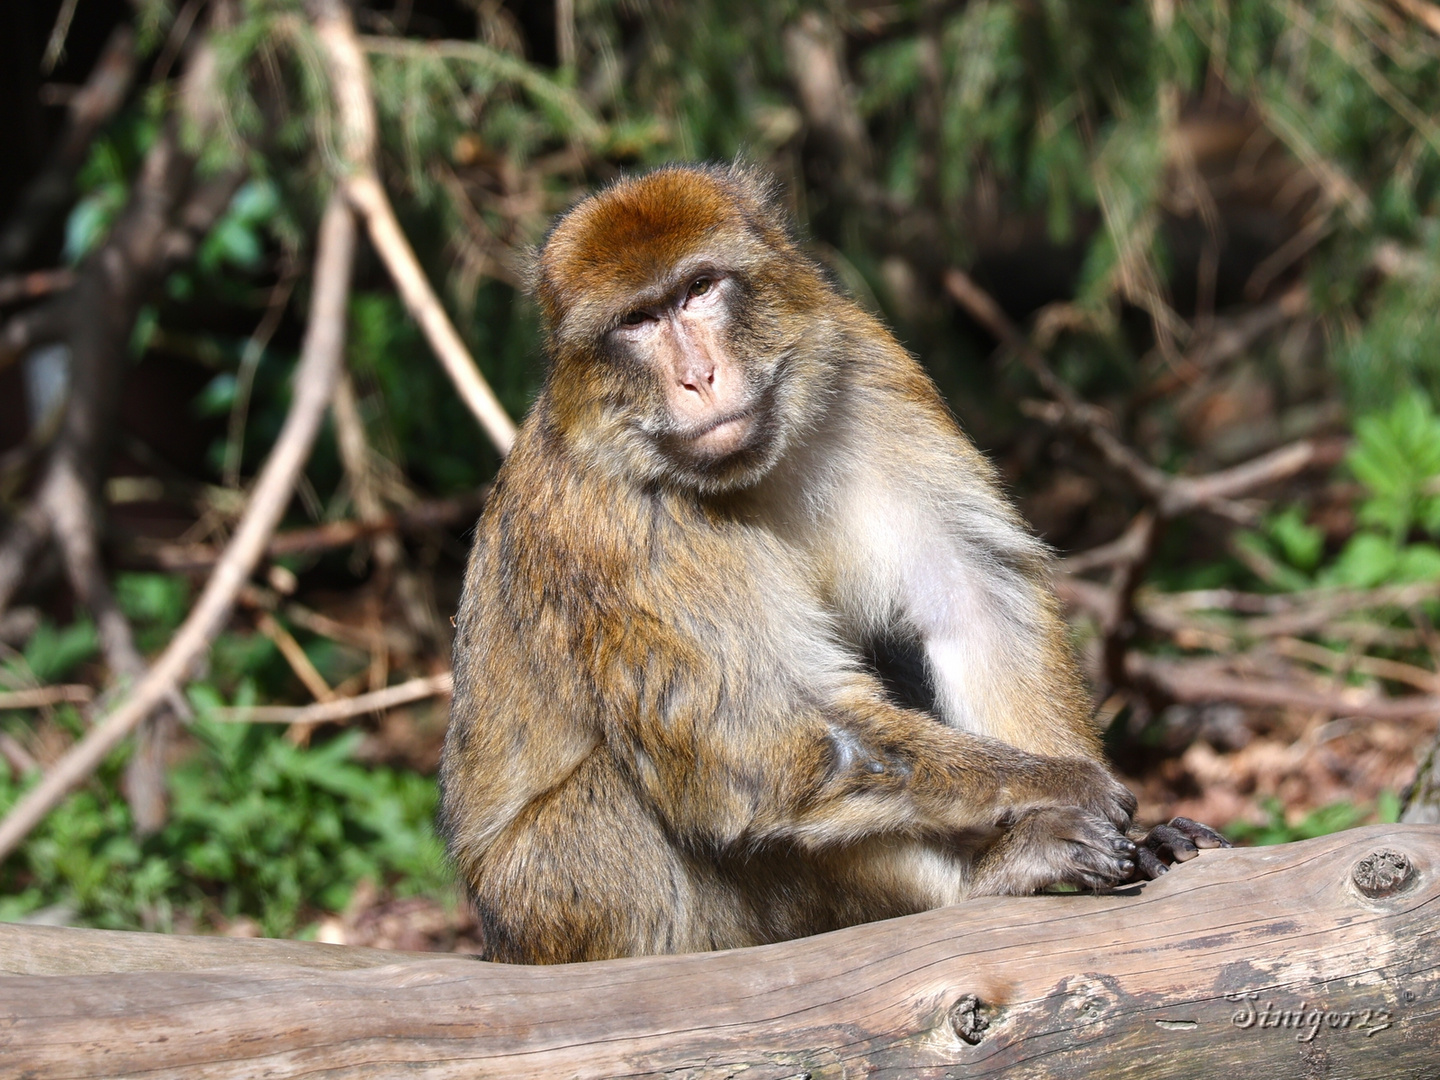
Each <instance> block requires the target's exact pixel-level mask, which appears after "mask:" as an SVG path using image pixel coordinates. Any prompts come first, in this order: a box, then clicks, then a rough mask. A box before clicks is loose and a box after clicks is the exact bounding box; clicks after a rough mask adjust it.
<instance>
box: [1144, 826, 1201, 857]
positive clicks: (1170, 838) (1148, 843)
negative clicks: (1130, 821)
mask: <svg viewBox="0 0 1440 1080" xmlns="http://www.w3.org/2000/svg"><path fill="white" fill-rule="evenodd" d="M1145 847H1147V848H1149V849H1150V850H1151V851H1154V852H1157V853H1158V852H1161V851H1169V852H1170V855H1171V856H1172V857H1173V858H1174V860H1175V861H1176V862H1185V861H1187V860H1189V859H1193V858H1194V857H1195V856H1196V855H1198V854H1200V849H1199V848H1198V847H1196V846H1195V845H1194V843H1192V842H1191V840H1190V838H1189V837H1188V836H1186V835H1185V834H1184V833H1183V832H1181V831H1180V830H1179V829H1177V828H1174V827H1173V826H1170V825H1156V826H1155V827H1154V828H1153V829H1151V830H1150V835H1149V836H1147V837H1145Z"/></svg>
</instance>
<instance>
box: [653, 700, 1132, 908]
mask: <svg viewBox="0 0 1440 1080" xmlns="http://www.w3.org/2000/svg"><path fill="white" fill-rule="evenodd" d="M746 727H747V730H746V731H745V732H744V740H745V741H744V743H743V744H739V743H736V744H732V745H725V744H721V743H719V742H715V743H712V747H711V748H712V750H714V751H717V753H716V754H714V755H712V756H711V757H709V758H708V759H705V758H695V757H689V756H687V755H684V754H679V753H669V752H667V748H666V747H664V746H659V745H657V746H653V747H651V748H650V752H649V754H648V758H649V760H650V761H651V763H652V765H653V766H657V767H660V768H662V769H663V768H664V767H665V763H667V759H668V764H669V765H671V766H672V767H678V768H680V769H682V770H683V772H684V778H683V780H682V779H681V778H680V777H675V779H674V780H673V781H672V782H671V783H669V784H664V785H662V786H661V787H660V788H659V790H658V791H657V792H656V794H657V795H658V798H657V809H658V810H660V812H661V813H662V814H663V815H665V816H667V817H669V818H670V822H669V823H670V825H671V827H672V828H675V829H677V831H680V832H682V833H686V832H688V833H692V834H699V835H700V836H703V837H704V838H705V839H707V840H708V841H710V842H712V843H713V842H717V841H718V842H720V843H722V844H725V843H738V844H744V843H749V842H755V841H775V840H785V841H789V842H791V843H796V844H799V845H801V846H803V847H810V848H816V849H820V848H825V847H829V846H832V845H836V844H844V843H850V842H854V841H857V840H861V839H865V838H868V837H873V836H882V835H894V836H898V837H915V836H932V837H946V836H949V837H953V838H955V839H956V840H957V841H959V840H962V839H966V838H972V839H973V838H988V837H991V836H993V835H994V834H995V832H996V831H997V830H1004V829H1007V828H1012V827H1014V826H1015V825H1017V824H1018V823H1020V822H1022V821H1024V820H1026V818H1027V817H1028V816H1029V815H1030V814H1031V813H1032V812H1033V811H1036V810H1040V809H1054V808H1057V807H1065V808H1067V809H1066V814H1067V815H1068V816H1067V817H1066V819H1065V828H1066V829H1067V830H1068V831H1069V832H1072V833H1077V834H1080V835H1081V837H1082V840H1081V843H1082V844H1083V845H1084V846H1086V848H1087V851H1093V852H1095V853H1097V854H1096V855H1095V857H1094V858H1093V859H1092V858H1090V857H1089V856H1087V857H1086V859H1085V860H1082V861H1087V862H1095V864H1096V865H1095V866H1094V870H1095V872H1096V873H1098V874H1100V875H1102V876H1104V877H1105V878H1106V879H1107V880H1120V879H1121V878H1123V877H1124V876H1125V875H1126V874H1128V873H1129V872H1130V870H1131V867H1132V863H1133V859H1134V857H1135V848H1134V845H1133V844H1132V843H1131V842H1130V841H1129V840H1128V839H1126V838H1125V836H1124V829H1125V828H1126V826H1128V824H1129V821H1130V815H1131V813H1132V812H1133V811H1134V808H1135V799H1134V796H1132V795H1131V794H1130V792H1129V791H1127V790H1126V789H1125V788H1124V787H1122V786H1121V785H1120V784H1119V783H1117V782H1116V781H1115V780H1114V779H1113V778H1112V777H1111V776H1110V774H1109V773H1108V772H1107V771H1106V770H1105V768H1104V767H1103V766H1102V765H1101V764H1099V763H1098V762H1095V761H1092V760H1089V759H1084V758H1051V757H1044V756H1041V755H1038V754H1032V753H1028V752H1026V751H1023V750H1019V749H1017V748H1015V747H1013V746H1009V745H1007V744H1005V743H1003V742H1000V741H999V740H996V739H992V738H987V737H985V736H980V735H974V734H971V733H969V732H965V731H959V730H956V729H954V728H950V727H947V726H945V725H943V724H939V723H937V722H936V721H935V720H934V719H933V718H932V717H930V716H928V715H927V714H924V713H920V712H915V711H913V710H909V709H904V708H900V707H898V706H895V705H893V704H891V703H890V702H889V701H888V700H886V699H885V698H884V697H883V695H882V694H881V693H880V692H879V691H878V690H877V689H876V688H875V687H872V686H871V685H870V681H869V680H867V679H863V678H856V679H855V680H853V682H852V684H851V685H850V686H847V687H845V688H844V689H842V690H841V691H840V692H839V694H837V695H836V696H834V697H832V699H831V700H830V701H828V702H827V703H826V704H825V705H824V706H823V707H821V708H818V709H805V708H803V707H800V706H796V707H795V709H794V711H793V712H792V713H791V714H790V715H789V717H788V720H787V723H786V725H785V726H784V727H774V726H772V725H770V724H766V723H765V722H764V721H763V720H760V721H759V722H756V723H751V724H747V725H746ZM672 730H673V729H672ZM687 741H688V739H687ZM692 745H693V743H692ZM721 752H723V753H721ZM729 755H733V757H734V760H733V761H732V760H729V759H728V758H729ZM757 760H760V761H765V762H766V767H765V769H764V770H763V773H762V774H760V775H761V776H763V778H764V780H765V781H766V782H765V783H763V784H762V783H757V782H756V780H757V774H756V773H755V771H754V766H755V763H756V761H757ZM677 783H678V784H680V785H682V787H683V790H685V791H686V792H687V797H685V798H679V799H677V798H673V797H667V792H670V793H673V792H675V791H677V790H680V788H677V786H675V785H676V784H677ZM697 811H703V812H700V813H697ZM1097 860H1098V861H1097ZM1050 861H1051V863H1052V865H1053V864H1056V863H1060V864H1065V866H1064V867H1062V871H1063V872H1062V873H1060V874H1059V875H1058V876H1052V877H1051V878H1050V879H1049V880H1051V881H1053V880H1060V879H1062V878H1067V877H1068V876H1069V874H1068V870H1066V869H1065V867H1068V862H1069V860H1068V859H1067V857H1065V856H1060V857H1055V856H1054V853H1053V852H1052V857H1051V860H1050Z"/></svg>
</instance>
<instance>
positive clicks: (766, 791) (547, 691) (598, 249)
mask: <svg viewBox="0 0 1440 1080" xmlns="http://www.w3.org/2000/svg"><path fill="white" fill-rule="evenodd" d="M534 278H535V281H534V289H535V294H536V297H537V299H538V302H539V306H540V310H541V313H542V316H543V320H544V326H545V330H546V335H547V347H548V352H549V354H550V358H551V366H550V370H549V374H548V378H547V380H546V383H545V387H544V390H543V392H542V393H541V395H540V397H539V399H538V400H537V401H536V403H535V406H534V408H533V410H532V411H531V413H530V415H529V418H528V419H527V420H526V422H525V424H524V426H523V428H522V429H521V432H520V435H519V438H518V440H517V441H516V443H515V447H514V450H513V451H512V453H511V455H510V457H509V459H508V460H507V461H506V462H505V464H504V467H503V468H502V469H501V470H500V474H499V476H498V478H497V479H496V482H495V487H494V491H493V493H492V495H491V496H490V499H489V501H488V503H487V505H486V507H485V511H484V514H483V515H482V517H481V519H480V522H479V525H478V528H477V535H476V539H475V546H474V551H473V553H472V555H471V557H470V563H469V568H468V570H467V572H466V576H465V588H464V595H463V597H462V599H461V603H460V610H459V614H458V618H457V627H458V637H457V639H456V642H455V699H454V706H453V711H452V714H451V722H450V729H449V732H448V735H447V738H446V744H445V752H444V759H443V762H442V765H441V773H440V779H441V785H442V791H443V805H442V815H443V820H444V827H445V832H446V835H447V837H448V840H449V849H450V852H451V854H452V856H453V858H454V861H455V864H456V866H457V868H458V870H459V872H460V874H461V876H462V877H463V879H464V881H465V882H466V883H467V885H468V887H469V890H470V893H471V895H472V897H473V899H474V902H475V905H476V908H477V912H478V915H479V918H480V920H481V923H482V926H483V930H484V934H485V947H486V955H487V956H488V957H489V958H490V959H494V960H501V961H510V962H529V963H560V962H567V961H578V960H594V959H602V958H607V957H615V956H626V955H640V954H651V953H671V952H688V951H696V950H707V949H723V948H732V947H737V946H745V945H755V944H759V943H763V942H770V941H778V940H782V939H786V938H793V937H798V936H802V935H806V934H813V933H818V932H820V931H824V930H831V929H835V928H838V927H842V926H848V925H851V924H853V923H858V922H864V921H868V920H873V919H883V918H889V917H891V916H896V915H904V914H908V913H912V912H916V911H921V910H925V909H928V908H932V907H936V906H939V905H942V904H949V903H954V902H956V901H959V900H962V899H964V898H966V897H970V896H983V895H994V894H1024V893H1032V892H1035V891H1037V890H1039V889H1043V888H1045V887H1047V886H1052V885H1055V884H1057V883H1068V884H1071V885H1075V886H1079V887H1082V888H1087V889H1101V888H1106V887H1109V886H1114V885H1117V884H1120V883H1123V882H1126V881H1129V880H1132V879H1133V878H1135V877H1136V876H1138V875H1141V874H1145V875H1148V876H1153V874H1154V873H1157V872H1160V871H1161V870H1163V869H1164V867H1163V864H1162V863H1160V862H1159V860H1158V859H1157V857H1156V855H1155V853H1154V851H1152V850H1151V848H1148V847H1142V848H1139V849H1137V846H1136V844H1135V843H1134V842H1133V841H1132V840H1131V839H1130V838H1129V837H1128V836H1127V834H1126V830H1127V829H1128V828H1129V826H1130V824H1131V814H1132V812H1133V811H1134V809H1135V799H1134V797H1133V796H1132V795H1131V794H1130V792H1129V791H1127V790H1126V789H1125V788H1124V787H1122V786H1121V785H1120V784H1119V783H1118V782H1117V781H1116V780H1115V779H1114V777H1112V776H1111V774H1110V772H1109V770H1108V769H1107V768H1106V765H1105V763H1104V761H1103V760H1102V756H1101V751H1100V741H1099V737H1098V734H1097V732H1096V729H1095V727H1094V726H1093V724H1092V721H1091V718H1090V708H1089V705H1088V702H1087V697H1086V694H1085V692H1084V688H1083V686H1082V683H1081V678H1080V675H1079V673H1078V671H1077V669H1076V666H1075V662H1074V660H1073V659H1072V657H1071V654H1070V650H1069V648H1068V645H1067V642H1066V636H1065V627H1064V625H1063V623H1062V622H1061V618H1060V615H1059V612H1058V610H1057V602H1056V599H1055V596H1054V594H1053V593H1052V591H1051V588H1050V585H1049V580H1048V575H1049V573H1050V564H1049V559H1048V555H1047V551H1046V549H1045V547H1044V546H1043V545H1042V544H1041V542H1040V541H1038V540H1037V539H1036V538H1035V537H1034V536H1032V535H1031V533H1030V532H1029V530H1028V529H1027V527H1026V526H1025V524H1024V522H1022V520H1021V519H1020V517H1019V515H1018V514H1017V512H1016V510H1015V508H1014V507H1013V506H1012V505H1011V504H1010V502H1009V501H1008V499H1007V498H1006V497H1005V495H1004V494H1003V493H1002V492H1001V490H1000V486H999V484H998V483H997V481H996V476H995V470H994V469H993V468H992V467H991V466H990V464H989V463H988V462H987V461H986V460H985V459H984V458H983V457H981V455H980V454H979V452H978V451H976V449H975V448H974V447H973V446H972V445H971V444H970V442H969V441H968V440H967V439H966V438H965V436H964V435H962V434H961V432H960V430H959V428H958V427H957V426H956V423H955V420H954V419H953V417H952V416H951V414H950V412H949V411H948V409H947V408H946V406H945V403H944V402H943V401H942V399H941V397H940V395H939V393H938V392H937V390H936V388H935V386H934V384H933V383H932V382H931V381H930V379H929V378H928V377H927V376H926V375H925V374H924V373H923V371H922V370H921V368H920V366H919V364H917V363H916V361H915V360H914V358H913V357H911V356H910V355H909V354H908V353H906V351H905V350H904V349H903V348H902V347H901V346H900V345H899V343H897V342H896V340H895V339H894V338H893V337H892V336H891V335H890V334H889V333H888V332H887V331H886V330H885V328H884V327H883V326H881V325H880V323H879V322H877V321H876V320H875V319H874V318H872V317H871V316H870V315H868V314H866V313H865V312H864V311H862V310H861V309H860V308H859V307H858V306H856V305H855V304H854V303H853V302H851V301H850V300H849V299H847V298H845V297H844V296H842V295H840V294H839V293H838V292H837V291H836V289H835V287H834V286H833V285H832V284H831V283H830V282H829V281H828V280H827V278H826V276H825V274H824V273H823V272H822V271H821V270H820V269H819V267H818V266H817V265H816V264H815V263H814V262H812V261H811V260H810V259H809V258H807V257H806V256H805V255H804V254H803V253H802V252H801V250H800V249H799V247H798V246H797V243H796V241H795V240H794V239H793V238H792V236H791V235H790V232H789V230H788V226H787V222H786V221H785V218H784V216H783V214H782V213H781V211H780V210H779V209H778V208H777V206H776V203H775V199H774V196H773V193H772V192H771V191H770V189H769V187H768V186H767V184H766V183H765V182H763V181H762V180H761V179H760V178H758V177H757V175H756V174H755V173H754V172H752V171H750V170H749V169H747V168H744V167H730V168H722V167H708V168H681V167H671V168H664V169H660V170H658V171H655V172H652V173H649V174H647V175H643V176H639V177H636V178H630V179H624V180H621V181H619V182H617V183H615V184H614V185H612V186H611V187H609V188H607V189H605V190H604V191H602V192H600V193H599V194H597V195H594V196H592V197H591V198H588V199H586V200H584V201H583V202H581V203H580V204H579V205H577V206H576V207H575V208H574V209H573V210H571V211H570V212H569V213H568V214H566V215H565V216H564V217H563V218H562V219H561V220H560V221H559V223H558V224H557V225H556V226H555V228H554V230H553V231H552V233H551V234H550V236H549V239H548V240H547V241H546V242H545V244H544V247H543V249H542V250H541V252H540V253H539V257H538V263H537V265H536V267H535V271H534ZM1189 824H1190V823H1182V822H1181V821H1180V820H1179V819H1177V821H1176V822H1175V823H1172V826H1173V827H1168V828H1169V832H1168V833H1165V834H1163V835H1162V836H1161V841H1160V846H1161V847H1166V846H1168V853H1169V855H1170V856H1171V857H1177V858H1184V857H1187V856H1188V855H1190V854H1193V853H1194V848H1195V845H1196V844H1202V845H1206V846H1211V845H1213V844H1214V843H1218V842H1221V841H1219V838H1218V837H1216V836H1215V835H1214V834H1212V833H1209V831H1208V830H1205V829H1203V827H1194V828H1193V829H1192V828H1189ZM1142 852H1143V854H1142ZM1141 863H1144V865H1143V866H1142V865H1140V864H1141Z"/></svg>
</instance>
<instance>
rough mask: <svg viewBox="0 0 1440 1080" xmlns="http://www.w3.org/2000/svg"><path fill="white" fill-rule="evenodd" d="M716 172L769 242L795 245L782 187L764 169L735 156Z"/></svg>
mask: <svg viewBox="0 0 1440 1080" xmlns="http://www.w3.org/2000/svg"><path fill="white" fill-rule="evenodd" d="M720 173H721V176H723V180H724V184H726V187H729V189H730V192H732V194H734V196H736V202H739V203H740V204H742V206H743V207H744V210H746V216H747V217H749V219H750V225H752V228H757V229H759V230H760V232H762V233H763V236H765V239H766V240H769V242H770V243H772V245H776V246H786V248H793V246H795V245H796V242H798V235H796V232H795V217H793V215H792V213H791V209H789V206H786V203H785V186H783V184H782V183H780V181H779V180H778V179H776V177H775V176H773V174H772V173H770V171H769V170H768V168H765V167H763V166H757V164H755V163H753V161H746V160H744V158H739V157H737V158H736V160H734V161H732V163H730V164H729V166H724V167H721V170H720Z"/></svg>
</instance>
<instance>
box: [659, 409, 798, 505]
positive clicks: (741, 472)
mask: <svg viewBox="0 0 1440 1080" xmlns="http://www.w3.org/2000/svg"><path fill="white" fill-rule="evenodd" d="M773 434H774V433H773V431H772V429H771V426H770V425H769V424H767V423H764V422H762V421H761V419H760V414H759V413H757V412H755V411H750V412H746V413H742V414H740V415H738V416H733V417H730V418H728V419H726V420H722V421H721V422H720V423H718V424H716V425H714V426H713V427H710V428H706V429H704V430H702V431H700V432H698V433H696V434H694V435H687V436H681V435H678V434H677V435H672V436H671V437H670V438H669V439H668V440H666V442H667V444H668V445H665V446H664V453H665V456H666V458H668V459H669V461H670V463H671V468H672V469H674V470H675V472H674V473H672V476H674V477H675V478H676V479H678V480H679V482H680V483H681V484H683V485H685V486H687V487H691V488H694V489H696V490H698V491H700V492H702V493H705V494H719V493H720V492H723V491H731V490H734V489H736V488H741V487H745V486H747V485H749V484H753V483H755V482H756V481H757V480H759V479H760V477H761V476H763V475H764V474H765V473H766V472H768V471H769V469H770V466H771V465H772V464H773V463H774V462H773V458H774V447H773V445H772V444H773V443H774V438H773Z"/></svg>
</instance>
